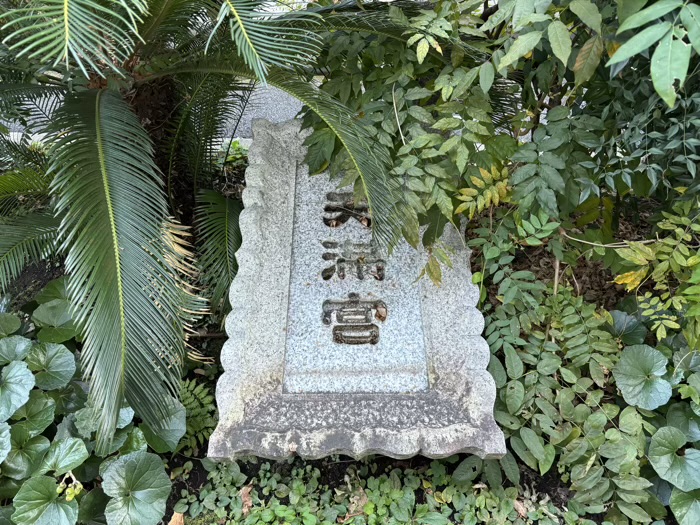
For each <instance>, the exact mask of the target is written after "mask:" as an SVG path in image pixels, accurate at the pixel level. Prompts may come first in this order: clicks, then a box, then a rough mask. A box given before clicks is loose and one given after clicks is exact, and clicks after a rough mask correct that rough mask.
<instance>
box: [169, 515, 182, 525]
mask: <svg viewBox="0 0 700 525" xmlns="http://www.w3.org/2000/svg"><path fill="white" fill-rule="evenodd" d="M168 525H185V515H184V514H181V513H179V512H174V513H173V517H172V518H170V521H169V522H168Z"/></svg>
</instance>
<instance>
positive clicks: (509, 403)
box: [506, 379, 525, 415]
mask: <svg viewBox="0 0 700 525" xmlns="http://www.w3.org/2000/svg"><path fill="white" fill-rule="evenodd" d="M524 399H525V387H524V386H523V384H522V383H521V382H520V381H518V380H517V379H515V380H513V381H511V382H509V383H508V385H507V386H506V408H508V412H509V413H510V414H513V415H515V414H517V413H518V410H520V407H521V406H523V400H524Z"/></svg>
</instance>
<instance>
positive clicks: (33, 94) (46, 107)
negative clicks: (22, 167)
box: [0, 77, 65, 133]
mask: <svg viewBox="0 0 700 525" xmlns="http://www.w3.org/2000/svg"><path fill="white" fill-rule="evenodd" d="M0 80H2V77H0ZM64 94H65V91H64V90H63V89H61V88H57V87H52V86H44V85H40V84H12V83H4V82H0V115H2V119H3V120H4V121H5V122H17V123H19V124H21V125H22V126H23V127H24V128H25V131H26V132H27V133H30V132H33V133H41V132H43V131H44V128H45V127H46V126H47V125H48V124H49V122H50V121H51V115H52V114H53V112H54V111H55V109H56V107H57V106H58V105H59V104H60V102H61V100H62V99H63V95H64Z"/></svg>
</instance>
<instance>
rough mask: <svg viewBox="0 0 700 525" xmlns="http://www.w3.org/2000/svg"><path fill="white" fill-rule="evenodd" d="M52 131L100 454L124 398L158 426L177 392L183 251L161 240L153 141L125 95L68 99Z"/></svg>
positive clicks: (162, 205) (163, 216)
mask: <svg viewBox="0 0 700 525" xmlns="http://www.w3.org/2000/svg"><path fill="white" fill-rule="evenodd" d="M52 133H53V135H52V138H53V149H52V156H51V158H52V170H53V171H54V172H55V178H54V180H53V183H52V192H53V193H55V194H56V196H57V202H56V209H57V210H58V212H59V213H62V214H63V215H64V218H63V221H62V223H61V228H60V232H61V240H62V247H63V248H65V250H66V252H67V254H66V268H67V271H68V274H69V275H70V285H69V289H68V291H69V295H70V297H71V303H72V304H73V305H75V311H74V316H75V320H76V324H77V325H78V326H79V327H80V329H81V332H82V334H83V337H84V346H83V352H82V361H83V370H84V374H85V376H86V378H87V379H88V380H89V382H90V399H91V402H92V404H93V405H94V406H97V407H100V408H101V412H100V415H99V421H98V431H97V448H98V451H103V450H105V448H106V447H107V445H108V444H109V442H110V441H111V438H112V436H113V433H114V429H115V425H116V422H117V415H118V413H119V409H120V408H121V400H122V399H123V397H126V399H127V401H128V402H129V404H130V405H131V406H132V407H133V408H134V410H136V411H137V412H138V413H139V415H140V416H141V418H142V419H144V420H145V421H146V422H147V423H148V424H149V425H150V426H151V428H154V429H156V430H159V429H160V428H162V421H163V420H164V419H165V417H166V416H167V410H168V400H169V399H170V398H171V395H176V394H177V392H178V389H179V383H180V368H181V364H182V360H183V354H184V342H183V340H184V334H183V331H184V322H185V321H184V320H183V317H186V315H185V314H183V312H182V310H181V306H180V305H181V301H182V298H183V293H184V290H183V286H182V283H181V279H180V278H179V275H178V272H179V270H180V268H176V267H175V264H174V263H173V261H176V260H180V259H181V258H182V254H181V253H179V251H178V249H179V248H177V247H176V246H175V245H174V244H173V241H172V239H170V238H168V237H166V236H164V232H166V231H170V232H172V228H171V225H170V222H169V220H168V217H167V209H166V199H165V194H164V192H163V190H162V185H161V181H160V177H159V173H158V170H157V168H156V166H155V164H154V161H153V147H152V144H151V141H150V139H149V137H148V135H147V133H146V132H145V130H144V129H143V128H142V127H141V124H140V123H139V120H138V118H137V117H136V116H135V115H134V114H133V113H132V112H131V110H130V108H129V107H128V105H127V104H126V103H125V102H124V101H123V100H122V99H121V98H120V97H119V95H118V93H116V92H112V91H103V90H99V91H97V90H90V91H84V92H81V93H78V94H76V95H74V96H71V97H69V98H67V99H66V101H65V102H64V104H63V106H62V107H61V108H60V109H59V110H58V111H57V113H56V116H55V122H54V124H53V128H52Z"/></svg>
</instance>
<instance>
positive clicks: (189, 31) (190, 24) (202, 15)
mask: <svg viewBox="0 0 700 525" xmlns="http://www.w3.org/2000/svg"><path fill="white" fill-rule="evenodd" d="M218 10H219V4H218V2H216V0H198V1H197V2H193V1H192V0H152V1H151V2H149V8H148V14H147V15H146V16H144V18H143V22H142V24H140V26H139V35H140V36H141V39H142V42H140V43H138V44H137V47H138V48H139V50H140V52H139V54H141V52H144V53H145V54H151V53H152V52H159V51H163V49H165V48H167V47H168V46H171V45H173V44H175V45H180V44H181V43H182V42H184V41H187V40H188V39H190V38H192V37H193V33H194V34H195V35H196V34H197V33H199V32H200V29H202V28H201V26H202V25H207V26H209V27H208V31H207V34H209V33H210V32H211V29H212V28H213V21H214V20H215V19H216V14H217V12H218ZM205 42H206V39H205Z"/></svg>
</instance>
